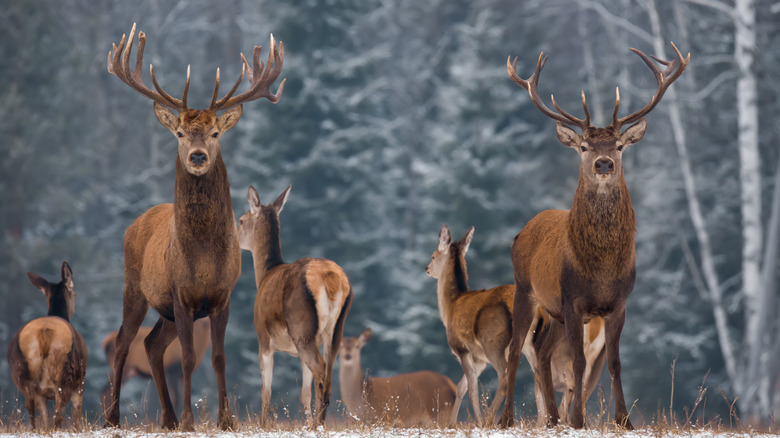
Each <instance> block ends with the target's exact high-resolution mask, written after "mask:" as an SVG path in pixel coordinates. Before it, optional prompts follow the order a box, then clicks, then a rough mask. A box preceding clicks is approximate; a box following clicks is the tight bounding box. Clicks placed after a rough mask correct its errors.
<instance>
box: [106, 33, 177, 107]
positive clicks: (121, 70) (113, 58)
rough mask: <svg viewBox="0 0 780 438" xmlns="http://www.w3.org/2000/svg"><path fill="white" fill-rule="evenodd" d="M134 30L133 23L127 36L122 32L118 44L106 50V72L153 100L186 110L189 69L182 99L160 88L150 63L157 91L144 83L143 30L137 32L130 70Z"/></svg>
mask: <svg viewBox="0 0 780 438" xmlns="http://www.w3.org/2000/svg"><path fill="white" fill-rule="evenodd" d="M135 30H136V24H135V23H133V27H132V28H131V29H130V35H129V37H127V36H126V35H124V34H123V35H122V40H121V41H120V42H119V46H117V45H116V44H112V48H113V50H112V51H109V52H108V62H107V67H108V72H109V73H111V74H112V75H114V76H116V77H117V78H119V79H120V80H121V81H122V82H124V83H126V84H127V85H129V86H130V88H132V89H134V90H136V91H138V92H139V93H141V94H143V95H144V96H146V97H148V98H150V99H152V100H153V101H155V102H157V103H159V104H161V105H164V106H167V107H169V108H172V109H175V110H178V111H186V110H187V105H186V100H187V98H186V95H187V89H188V88H189V69H188V72H187V84H186V85H185V88H184V96H183V100H178V99H175V98H173V97H171V96H169V95H168V94H167V93H165V92H164V91H163V90H162V88H160V86H159V85H158V84H157V81H156V80H155V77H154V73H153V69H152V66H151V64H150V65H149V71H150V74H151V76H152V82H154V86H155V88H156V89H157V92H154V91H152V90H151V89H150V88H149V87H147V86H146V85H145V84H144V80H143V70H142V65H143V59H144V49H145V48H146V34H144V33H143V32H139V33H138V49H137V53H136V61H135V68H134V69H133V70H132V71H131V70H130V52H131V51H132V50H133V40H134V39H135Z"/></svg>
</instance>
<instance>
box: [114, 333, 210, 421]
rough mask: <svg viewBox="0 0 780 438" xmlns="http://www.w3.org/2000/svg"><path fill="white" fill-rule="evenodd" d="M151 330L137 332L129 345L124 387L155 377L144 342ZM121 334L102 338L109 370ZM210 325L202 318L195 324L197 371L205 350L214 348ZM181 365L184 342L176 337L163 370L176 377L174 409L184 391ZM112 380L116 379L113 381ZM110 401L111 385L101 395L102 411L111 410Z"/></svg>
mask: <svg viewBox="0 0 780 438" xmlns="http://www.w3.org/2000/svg"><path fill="white" fill-rule="evenodd" d="M151 331H152V328H151V327H141V328H139V329H138V333H137V334H136V335H135V338H134V339H133V342H131V343H130V349H129V350H128V353H127V360H126V361H125V371H124V373H123V374H122V378H121V379H120V380H121V381H122V384H124V383H125V382H127V381H128V380H130V379H132V378H133V377H136V376H139V377H143V378H145V379H150V378H151V377H152V366H151V365H149V359H148V358H147V357H146V350H145V349H144V339H145V338H146V337H147V336H148V335H149V332H151ZM118 333H119V332H118V331H116V330H115V331H113V332H111V333H109V334H108V336H106V337H105V339H103V352H104V353H105V354H106V361H107V362H108V367H109V370H110V369H113V367H114V352H115V351H116V335H117V334H118ZM210 333H211V324H210V323H209V319H208V318H202V319H199V320H197V321H195V323H194V324H192V340H193V349H194V351H195V368H194V369H198V367H199V366H200V364H201V362H203V357H204V356H205V355H206V350H207V349H208V348H209V345H211V334H210ZM181 362H182V351H181V343H180V342H179V339H178V338H176V339H174V340H173V342H171V344H170V345H168V348H167V349H166V350H165V354H164V355H163V368H165V371H167V372H168V373H170V374H171V375H173V376H175V377H174V379H173V381H172V382H171V388H172V389H173V392H171V393H170V394H171V403H172V404H173V406H177V402H178V401H179V400H180V398H179V394H178V393H179V392H180V391H181V385H180V383H181V382H180V381H181V380H182V376H181ZM110 380H113V377H112V378H111V379H110ZM110 401H111V385H106V387H105V388H103V391H101V393H100V402H101V404H102V406H103V410H105V409H106V408H107V407H108V403H110Z"/></svg>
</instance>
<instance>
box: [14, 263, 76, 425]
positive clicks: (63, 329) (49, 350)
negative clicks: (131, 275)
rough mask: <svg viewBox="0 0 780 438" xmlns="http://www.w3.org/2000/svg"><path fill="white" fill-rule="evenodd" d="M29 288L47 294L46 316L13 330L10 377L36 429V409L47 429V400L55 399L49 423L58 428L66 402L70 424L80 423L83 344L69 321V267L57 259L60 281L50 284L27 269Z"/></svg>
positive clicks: (71, 301)
mask: <svg viewBox="0 0 780 438" xmlns="http://www.w3.org/2000/svg"><path fill="white" fill-rule="evenodd" d="M27 278H29V279H30V281H31V282H32V284H33V286H35V287H36V288H37V289H40V291H41V292H43V294H44V295H46V301H47V303H48V308H49V310H48V312H47V315H48V316H45V317H43V318H37V319H34V320H32V321H30V322H28V323H27V324H25V325H24V326H22V328H20V329H19V331H17V332H16V334H15V335H14V337H13V339H11V343H10V344H9V345H8V369H9V370H10V371H11V379H12V380H13V381H14V384H16V387H17V388H19V392H21V393H22V395H23V396H24V405H25V407H26V408H27V413H28V414H30V426H32V428H33V429H35V428H36V424H35V411H36V409H37V410H38V411H40V413H41V417H43V427H44V428H48V427H49V425H50V423H49V413H48V412H49V411H48V407H47V401H48V400H54V427H56V428H59V427H61V426H62V413H63V411H64V410H65V406H67V404H68V401H71V402H72V404H73V406H72V407H71V416H72V417H73V425H74V426H75V427H81V426H82V424H81V406H82V402H83V400H84V376H85V374H86V371H87V344H86V343H84V338H83V337H82V336H81V334H79V332H77V331H76V329H74V328H73V326H72V325H71V324H70V319H71V318H72V317H73V312H74V311H75V309H76V303H75V301H76V294H75V292H74V291H73V271H71V269H70V266H69V265H68V263H67V262H62V281H60V282H59V283H56V284H55V283H49V282H48V281H46V280H44V279H43V278H41V277H39V276H38V275H36V274H33V273H32V272H28V273H27Z"/></svg>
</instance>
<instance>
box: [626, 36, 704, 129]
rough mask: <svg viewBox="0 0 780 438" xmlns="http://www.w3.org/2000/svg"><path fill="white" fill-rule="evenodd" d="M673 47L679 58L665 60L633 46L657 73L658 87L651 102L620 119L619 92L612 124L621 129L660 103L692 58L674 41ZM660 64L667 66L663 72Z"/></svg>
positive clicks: (654, 72)
mask: <svg viewBox="0 0 780 438" xmlns="http://www.w3.org/2000/svg"><path fill="white" fill-rule="evenodd" d="M672 47H673V48H674V51H675V54H676V55H677V59H676V60H672V61H664V60H662V59H659V58H656V57H655V56H653V57H652V58H651V57H649V56H647V55H645V54H644V53H642V52H641V51H639V50H637V49H634V48H631V51H632V52H634V53H636V54H637V55H639V57H640V58H642V60H643V61H644V62H645V64H647V66H648V67H650V69H651V70H652V71H653V75H655V79H656V81H657V82H658V88H657V89H656V91H655V94H653V97H652V98H651V99H650V103H648V104H647V105H645V107H644V108H642V109H640V110H639V111H637V112H635V113H632V114H629V115H627V116H625V117H623V118H620V119H618V118H617V108H618V105H619V104H620V93H618V94H617V100H616V102H615V110H614V111H613V112H612V126H614V127H616V128H618V129H620V127H621V126H623V125H625V124H629V123H634V122H636V121H637V120H639V119H641V118H642V117H644V116H646V115H647V114H648V113H649V112H650V111H652V110H653V108H655V106H656V105H658V102H660V101H661V98H662V97H663V96H664V93H666V90H667V89H668V88H669V86H670V85H672V83H674V81H676V80H677V78H679V77H680V75H681V74H682V73H683V71H685V68H686V67H687V66H688V62H689V61H690V60H691V54H690V53H688V56H687V57H685V58H683V56H682V53H680V51H679V50H678V49H677V46H675V45H674V43H672ZM658 64H661V65H663V66H665V67H666V69H665V71H663V72H661V69H660V68H658Z"/></svg>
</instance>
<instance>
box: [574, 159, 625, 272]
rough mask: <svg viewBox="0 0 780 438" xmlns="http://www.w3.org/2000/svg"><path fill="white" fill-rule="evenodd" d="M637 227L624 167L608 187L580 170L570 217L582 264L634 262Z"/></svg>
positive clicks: (590, 267) (594, 266) (595, 266)
mask: <svg viewBox="0 0 780 438" xmlns="http://www.w3.org/2000/svg"><path fill="white" fill-rule="evenodd" d="M635 230H636V218H635V216H634V208H633V206H632V205H631V196H630V195H629V192H628V187H627V186H626V182H625V179H624V178H623V170H622V169H620V174H619V175H618V180H617V181H615V183H613V184H610V185H609V186H606V187H599V185H598V184H592V183H588V182H587V181H586V180H585V178H584V177H583V176H582V175H581V174H580V180H579V184H578V185H577V191H576V193H575V196H574V202H573V203H572V208H571V211H570V213H569V220H568V235H569V242H570V243H571V247H572V250H573V251H574V255H575V257H576V258H577V260H578V262H579V266H580V267H581V268H583V269H584V270H586V271H588V270H600V269H618V270H620V268H621V267H624V266H627V265H626V264H627V263H630V264H631V265H632V266H633V263H634V232H635Z"/></svg>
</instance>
